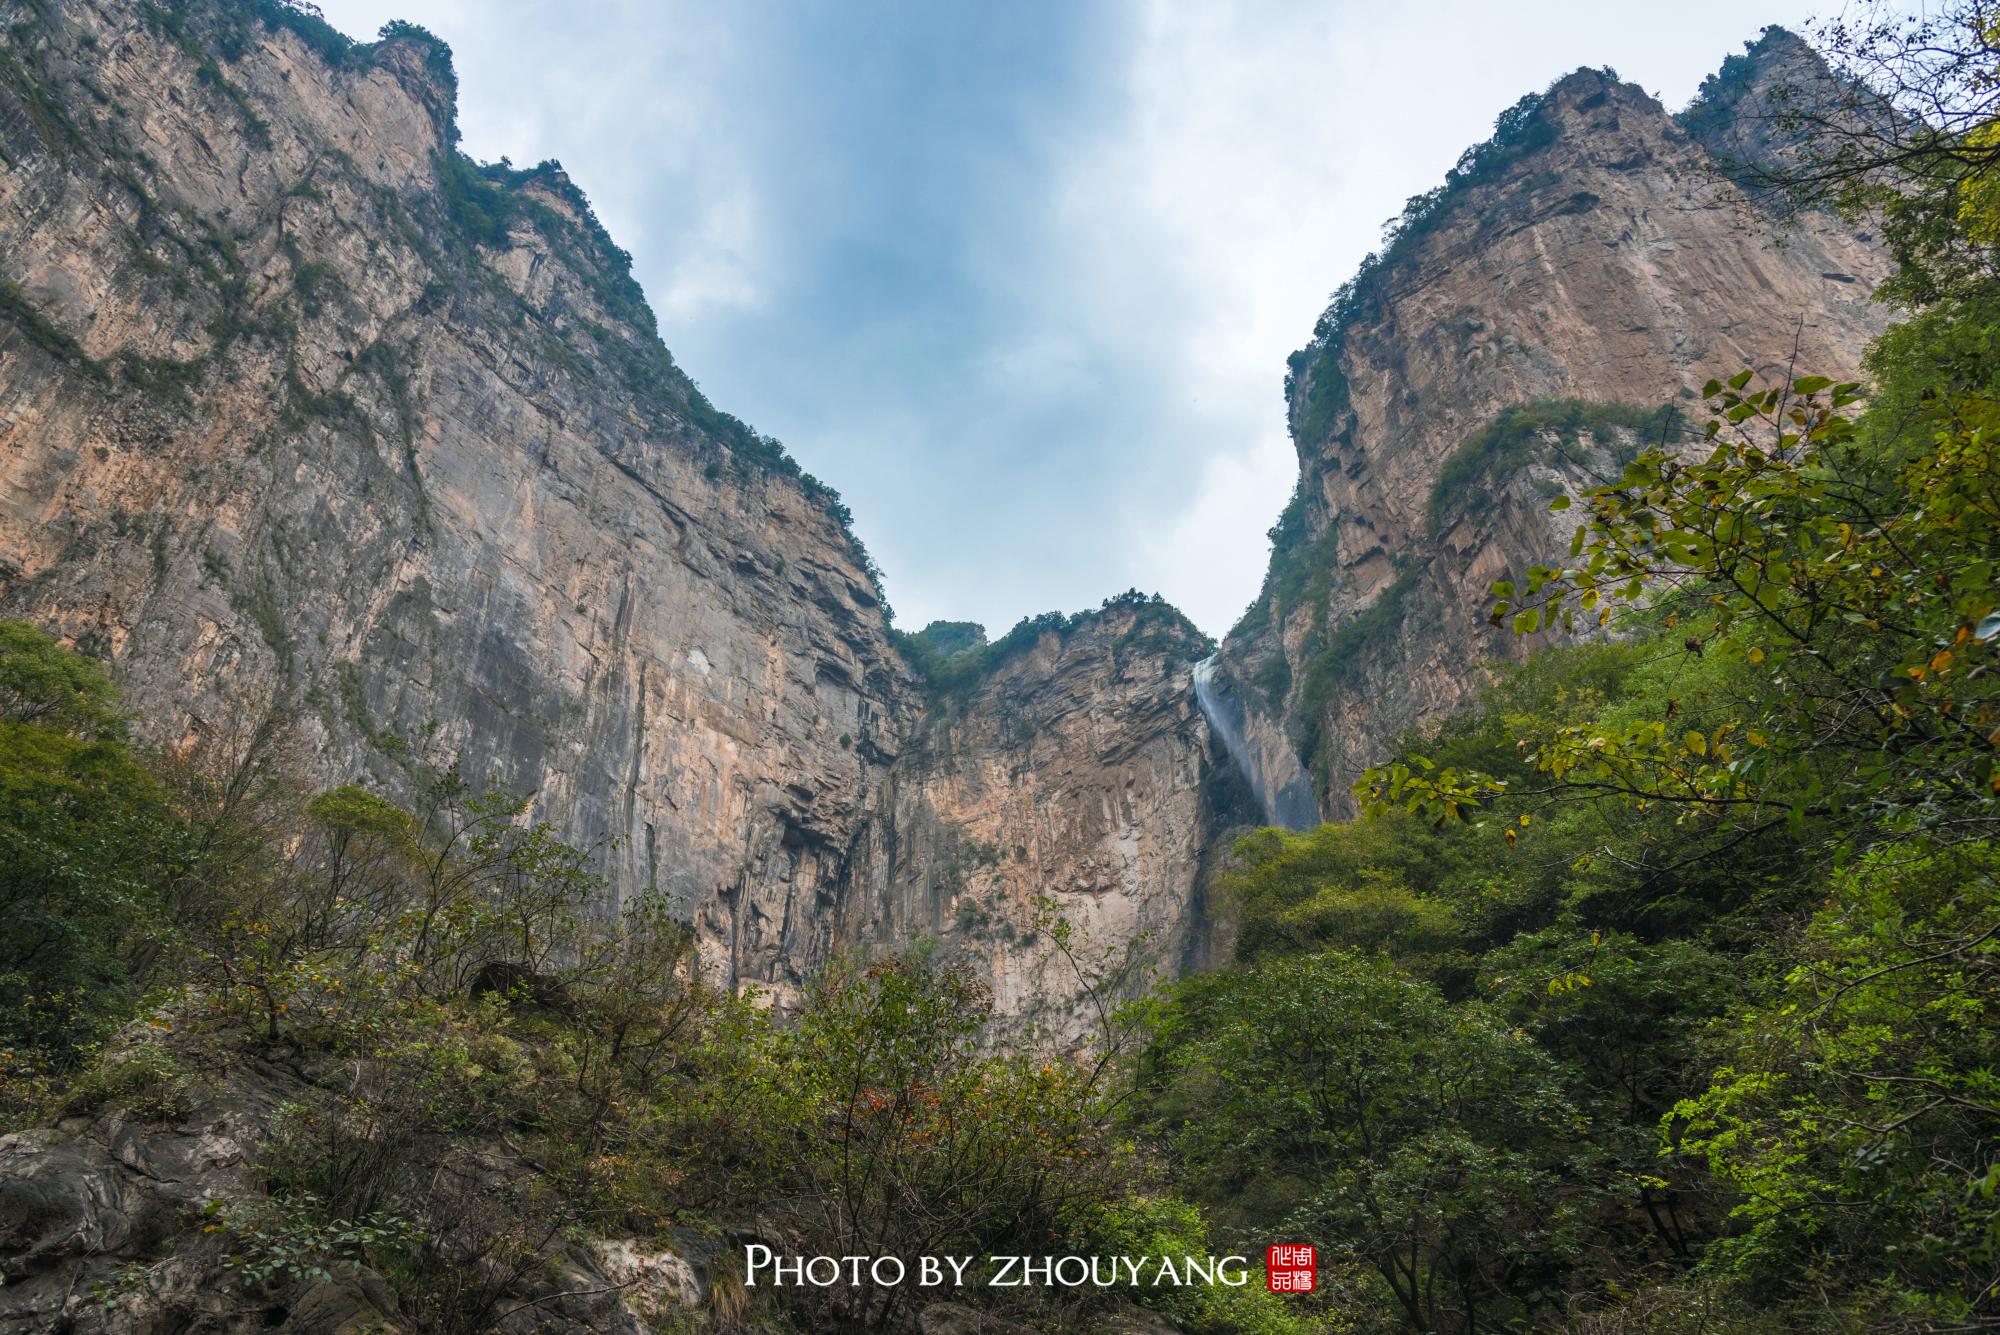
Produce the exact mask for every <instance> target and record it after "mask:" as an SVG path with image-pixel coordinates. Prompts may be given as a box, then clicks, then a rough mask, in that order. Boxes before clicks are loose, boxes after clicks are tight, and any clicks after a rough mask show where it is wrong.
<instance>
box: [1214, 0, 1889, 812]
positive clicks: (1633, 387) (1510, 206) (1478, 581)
mask: <svg viewBox="0 0 2000 1335" xmlns="http://www.w3.org/2000/svg"><path fill="white" fill-rule="evenodd" d="M1802 72H1803V73H1804V74H1805V75H1809V76H1811V77H1815V78H1824V77H1828V76H1827V75H1826V73H1825V67H1824V65H1823V64H1821V63H1820V61H1819V57H1818V56H1817V55H1816V54H1814V53H1813V52H1812V51H1811V49H1810V48H1809V47H1807V46H1806V45H1805V44H1804V43H1803V42H1801V41H1800V40H1799V39H1798V38H1797V37H1795V36H1793V35H1792V34H1790V33H1787V32H1784V31H1783V30H1781V29H1771V30H1769V31H1768V32H1767V33H1766V34H1765V36H1764V37H1763V38H1762V39H1760V40H1759V41H1758V42H1756V43H1755V44H1753V45H1752V46H1751V47H1750V49H1749V50H1748V51H1747V52H1746V53H1745V54H1744V55H1742V56H1738V57H1734V58H1732V60H1731V61H1730V62H1729V65H1728V67H1727V69H1726V71H1725V75H1726V84H1725V83H1724V81H1723V80H1716V81H1711V86H1710V88H1709V89H1708V90H1707V91H1708V94H1709V96H1708V97H1707V98H1705V99H1704V100H1703V102H1701V103H1699V104H1698V105H1697V107H1696V109H1695V114H1690V115H1689V116H1687V117H1686V118H1685V119H1686V120H1687V121H1688V122H1689V124H1690V125H1693V126H1694V127H1695V128H1696V130H1697V131H1698V132H1699V133H1701V134H1702V135H1703V136H1704V138H1703V139H1700V140H1698V139H1697V138H1696V137H1695V135H1694V134H1691V133H1690V132H1689V130H1688V129H1686V128H1683V125H1682V124H1681V123H1680V122H1678V121H1677V120H1676V118H1674V117H1673V116H1670V115H1669V114H1668V113H1667V112H1666V110H1665V109H1664V108H1663V107H1662V106H1661V105H1660V104H1659V103H1658V102H1657V101H1655V100H1654V99H1653V98H1651V97H1649V96H1648V95H1647V94H1646V93H1645V92H1643V91H1642V90H1641V89H1639V88H1637V87H1635V86H1633V85H1631V84H1626V83H1621V82H1619V81H1618V80H1617V79H1616V78H1615V77H1614V76H1613V75H1612V74H1611V73H1610V72H1609V71H1595V70H1581V71H1578V72H1577V73H1575V74H1572V75H1569V76H1567V77H1565V78H1563V79H1562V80H1560V81H1558V82H1557V83H1556V84H1555V85H1554V86H1553V87H1551V88H1550V89H1549V90H1548V91H1547V92H1546V93H1545V94H1541V95H1537V96H1531V97H1528V98H1524V99H1523V100H1522V101H1521V102H1520V103H1519V104H1517V105H1516V106H1515V107H1514V108H1513V109H1511V110H1510V111H1509V112H1508V113H1507V114H1506V115H1504V116H1503V117H1502V118H1501V120H1500V123H1499V125H1498V127H1497V133H1496V135H1495V137H1494V139H1493V140H1492V141H1490V142H1489V143H1487V144H1484V145H1481V146H1479V147H1477V148H1475V149H1473V150H1471V151H1469V152H1468V153H1467V154H1466V155H1465V157H1464V158H1462V159H1461V160H1460V163H1459V165H1458V167H1457V168H1456V169H1455V170H1454V171H1453V172H1452V174H1451V177H1450V179H1449V180H1448V182H1447V183H1446V184H1445V185H1444V186H1442V187H1441V188H1439V189H1438V190H1436V191H1434V192H1432V193H1431V194H1429V195H1425V196H1421V197H1419V198H1418V199H1416V200H1413V201H1411V204H1410V207H1409V209H1408V210H1407V211H1406V213H1405V215H1404V217H1403V219H1402V221H1401V223H1400V224H1399V226H1398V227H1397V228H1396V229H1395V231H1394V234H1393V236H1392V238H1391V240H1390V242H1389V244H1387V245H1386V246H1385V247H1384V250H1383V252H1382V253H1381V254H1380V255H1379V256H1376V257H1371V259H1370V261H1369V262H1368V263H1367V264H1366V265H1364V266H1363V268H1362V271H1361V272H1360V273H1359V274H1358V275H1357V276H1356V278H1355V279H1354V280H1353V281H1352V282H1351V283H1350V284H1348V285H1347V286H1346V287H1344V288H1343V289H1342V290H1341V291H1340V293H1339V294H1337V296H1336V298H1335V301H1334V304H1333V306H1332V307H1331V309H1329V310H1328V311H1327V313H1326V315H1325V316H1324V317H1323V318H1322V319H1321V321H1320V323H1319V326H1318V328H1317V329H1316V330H1315V331H1314V337H1313V341H1312V342H1311V344H1310V345H1309V346H1307V347H1306V348H1305V349H1303V350H1302V351H1300V352H1298V353H1296V354H1294V356H1293V358H1292V363H1291V374H1290V376H1289V378H1288V380H1287V396H1288V399H1289V403H1290V425H1291V431H1292V436H1293V441H1294V443H1295V445H1296V448H1297V450H1298V455H1299V471H1300V478H1299V486H1298V491H1297V493H1296V495H1295V497H1294V499H1293V501H1292V503H1291V505H1290V507H1288V509H1287V510H1286V511H1285V513H1284V515H1283V516H1282V517H1281V519H1280V520H1279V522H1278V525H1277V527H1276V528H1274V529H1273V530H1272V537H1273V552H1272V560H1271V567H1270V570H1269V573H1268V575H1267V576H1266V579H1265V583H1264V587H1263V590H1262V592H1261V593H1260V595H1259V597H1258V599H1257V601H1256V603H1255V604H1254V605H1253V606H1252V607H1251V609H1250V610H1249V612H1247V613H1246V614H1245V616H1244V618H1243V620H1242V621H1241V622H1240V623H1239V624H1238V626H1237V627H1236V628H1235V630H1234V631H1233V632H1232V633H1231V635H1230V636H1229V638H1228V640H1227V641H1226V642H1225V644H1224V648H1223V654H1222V671H1223V672H1224V673H1225V674H1226V675H1227V677H1228V678H1229V679H1231V681H1232V682H1233V684H1234V687H1235V689H1236V690H1237V691H1238V693H1239V697H1240V698H1241V699H1242V700H1243V701H1244V702H1245V712H1246V714H1247V715H1248V721H1247V723H1246V724H1245V727H1244V731H1245V732H1246V734H1248V735H1249V736H1250V738H1251V739H1252V741H1253V743H1254V745H1253V748H1252V751H1253V755H1254V756H1255V757H1257V759H1256V760H1255V761H1254V765H1255V768H1257V769H1258V770H1259V771H1260V773H1259V774H1258V776H1257V777H1258V782H1259V786H1260V788H1262V789H1265V790H1269V791H1276V790H1278V789H1281V788H1282V787H1283V786H1284V785H1285V784H1286V783H1287V782H1288V781H1293V780H1295V779H1296V778H1297V777H1298V775H1299V771H1300V769H1301V768H1303V769H1305V770H1308V771H1310V773H1311V775H1312V777H1313V778H1314V780H1315V781H1316V783H1317V787H1318V791H1319V795H1320V806H1321V810H1322V812H1323V813H1325V814H1337V813H1339V812H1341V811H1344V810H1346V809H1347V803H1348V801H1349V798H1348V790H1349V786H1350V784H1351V783H1352V781H1353V779H1354V778H1355V777H1356V776H1357V774H1358V773H1359V771H1360V770H1361V769H1362V768H1364V767H1365V766H1367V765H1368V764H1370V763H1373V762H1375V761H1377V760H1379V759H1381V758H1383V754H1384V750H1385V748H1387V747H1388V746H1389V745H1391V744H1392V743H1393V742H1394V740H1395V738H1397V737H1398V736H1399V735H1400V734H1401V733H1402V732H1404V730H1406V729H1408V728H1410V727H1412V726H1413V725H1419V724H1421V723H1423V722H1425V721H1427V720H1430V719H1435V718H1437V717H1439V716H1441V715H1443V714H1445V713H1448V712H1450V711H1452V710H1455V709H1459V708H1463V707H1465V706H1466V705H1467V704H1468V702H1470V701H1471V700H1472V699H1473V697H1474V696H1475V695H1476V693H1477V692H1478V690H1479V689H1480V687H1481V686H1482V685H1483V683H1484V682H1485V680H1486V672H1485V671H1484V670H1483V669H1482V668H1481V666H1480V665H1481V664H1482V663H1487V662H1492V661H1504V660H1506V659H1508V658H1519V657H1522V656H1525V654H1526V653H1527V652H1528V651H1529V649H1530V648H1531V647H1532V646H1531V644H1530V643H1529V642H1524V641H1518V640H1516V639H1514V637H1513V636H1512V635H1510V634H1509V633H1508V631H1507V630H1505V629H1503V628H1495V627H1491V626H1488V625H1487V624H1486V623H1485V621H1484V619H1483V617H1484V611H1485V608H1486V606H1487V605H1488V602H1489V599H1488V596H1487V589H1488V586H1489V584H1490V583H1491V582H1492V581H1494V580H1496V579H1501V578H1505V577H1507V576H1508V574H1509V573H1510V572H1511V573H1519V572H1520V571H1521V570H1522V569H1523V568H1524V567H1525V566H1526V565H1528V564H1531V563H1535V562H1541V561H1547V560H1549V559H1552V558H1554V557H1556V556H1558V555H1560V554H1561V553H1562V552H1563V551H1565V550H1567V544H1568V540H1569V537H1570V534H1571V527H1570V526H1571V525H1573V524H1574V523H1575V522H1576V519H1575V517H1574V516H1576V515H1577V514H1578V513H1580V511H1577V510H1572V511H1570V512H1568V514H1567V515H1565V514H1559V513H1551V512H1550V510H1549V504H1548V503H1549V500H1550V499H1551V498H1552V497H1554V496H1555V495H1557V494H1559V493H1561V492H1572V493H1573V492H1576V491H1579V490H1582V489H1585V488H1587V487H1589V486H1592V485H1597V482H1598V480H1599V479H1601V478H1605V477H1615V476H1616V475H1617V473H1618V471H1619V469H1620V467H1621V466H1622V458H1621V456H1627V455H1629V454H1630V453H1631V452H1632V451H1634V450H1636V449H1638V448H1640V447H1642V446H1646V445H1652V444H1659V443H1662V442H1671V441H1672V440H1674V439H1676V438H1678V436H1679V435H1680V432H1681V429H1682V428H1683V426H1684V424H1685V423H1688V422H1696V421H1698V418H1697V417H1696V414H1698V413H1699V411H1700V403H1699V388H1700V386H1701V385H1702V384H1703V383H1704V382H1705V381H1707V380H1708V379H1709V378H1711V377H1716V376H1728V375H1730V374H1732V373H1734V372H1735V371H1737V370H1739V369H1741V368H1744V367H1756V368H1758V369H1760V370H1764V371H1777V370H1782V369H1784V368H1785V367H1786V366H1787V365H1788V364H1791V363H1796V365H1797V366H1798V367H1799V368H1800V372H1801V373H1804V372H1806V371H1808V370H1810V371H1813V372H1819V373H1824V374H1828V375H1833V376H1839V377H1848V376H1851V375H1853V374H1854V373H1855V372H1856V370H1857V368H1858V366H1859V363H1860V359H1861V354H1862V351H1863V349H1864V347H1865V346H1866V344H1867V342H1868V341H1869V339H1870V338H1872V337H1873V336H1874V335H1875V334H1876V333H1877V332H1879V331H1880V330H1881V329H1882V328H1883V326H1884V325H1885V324H1886V322H1887V320H1888V317H1889V312H1888V311H1887V310H1885V309H1884V308H1883V307H1881V306H1880V305H1878V304H1875V303H1872V302H1871V301H1870V293H1871V291H1872V289H1873V288H1874V286H1875V285H1876V283H1877V282H1878V281H1879V280H1880V279H1881V278H1882V277H1883V276H1884V275H1885V274H1886V272H1887V267H1888V266H1887V262H1886V259H1885V256H1884V255H1883V253H1882V251H1881V249H1880V247H1879V246H1878V245H1877V244H1876V243H1875V240H1874V238H1873V237H1871V236H1870V235H1869V234H1868V232H1867V229H1866V227H1865V226H1862V227H1856V226H1853V225H1850V224H1847V223H1843V222H1841V221H1839V220H1838V219H1835V218H1832V217H1829V216H1826V215H1823V214H1808V215H1806V216H1804V217H1802V218H1799V219H1796V220H1793V221H1792V223H1791V225H1789V226H1784V227H1780V225H1779V224H1778V222H1777V220H1776V215H1775V214H1774V213H1773V211H1771V210H1769V209H1768V208H1765V207H1763V206H1762V201H1760V200H1758V199H1755V198H1753V197H1752V196H1751V195H1749V194H1747V193H1745V192H1744V191H1743V190H1741V189H1739V188H1737V187H1736V186H1735V185H1733V184H1730V183H1729V182H1728V180H1727V179H1725V176H1726V174H1721V173H1718V170H1717V168H1718V160H1719V155H1720V152H1721V148H1722V145H1723V144H1724V143H1725V142H1726V143H1727V144H1728V145H1729V146H1730V147H1731V150H1732V152H1731V157H1732V158H1733V159H1734V160H1736V161H1740V160H1741V156H1740V155H1741V152H1742V150H1743V146H1744V145H1745V144H1749V145H1750V146H1751V147H1752V148H1753V149H1755V150H1756V151H1759V152H1763V151H1768V150H1769V149H1770V147H1771V145H1770V144H1769V143H1767V142H1765V141H1766V140H1767V139H1769V138H1770V136H1771V135H1772V134H1773V133H1774V131H1773V128H1772V127H1771V126H1770V125H1760V126H1758V127H1755V130H1754V133H1750V132H1746V130H1747V128H1748V127H1745V126H1743V125H1740V124H1739V123H1738V121H1739V120H1740V119H1742V118H1740V117H1738V116H1735V115H1733V114H1732V108H1734V107H1736V106H1739V105H1748V106H1757V105H1765V104H1768V102H1769V98H1768V96H1766V94H1768V92H1769V85H1770V84H1772V83H1773V82H1774V81H1776V80H1781V79H1792V80H1796V79H1797V78H1799V77H1800V76H1801V74H1802ZM1703 113H1705V114H1703ZM1706 145H1713V146H1714V147H1715V148H1716V149H1717V152H1716V153H1714V154H1712V153H1711V151H1710V147H1709V146H1706Z"/></svg>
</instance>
